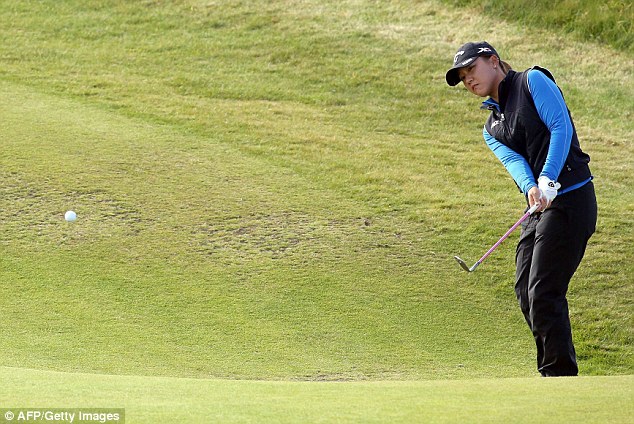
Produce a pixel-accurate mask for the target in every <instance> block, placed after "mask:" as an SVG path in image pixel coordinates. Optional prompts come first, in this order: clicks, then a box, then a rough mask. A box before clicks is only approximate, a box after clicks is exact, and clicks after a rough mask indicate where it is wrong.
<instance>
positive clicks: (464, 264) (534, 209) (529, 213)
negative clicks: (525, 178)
mask: <svg viewBox="0 0 634 424" xmlns="http://www.w3.org/2000/svg"><path fill="white" fill-rule="evenodd" d="M538 208H539V203H536V204H534V205H533V206H532V207H531V208H530V209H529V210H528V211H526V213H525V214H524V215H523V216H522V217H521V218H520V219H519V221H517V222H516V223H515V224H513V226H512V227H511V228H509V230H508V231H507V232H506V234H504V235H503V236H502V237H501V238H500V239H499V240H498V241H497V243H495V244H494V245H493V246H491V248H490V249H489V250H488V251H487V252H486V253H485V254H484V255H483V256H482V257H481V258H480V259H478V261H477V262H476V263H475V264H473V266H472V267H471V268H469V266H467V264H466V262H465V261H463V260H462V259H460V257H458V256H454V259H455V260H456V261H457V262H458V263H459V264H460V266H461V267H462V269H464V270H465V271H467V272H473V271H475V269H476V268H477V267H478V266H479V265H480V264H481V263H482V261H484V260H485V259H486V258H487V257H488V256H489V255H490V254H491V253H492V252H493V251H494V250H495V249H497V247H498V246H499V245H500V244H502V242H503V241H504V240H506V238H507V237H508V236H509V235H510V234H511V233H512V232H513V231H515V229H516V228H517V227H519V225H520V224H521V223H522V222H524V221H525V220H526V218H528V217H529V216H531V214H532V213H533V212H535V211H536V210H537V209H538Z"/></svg>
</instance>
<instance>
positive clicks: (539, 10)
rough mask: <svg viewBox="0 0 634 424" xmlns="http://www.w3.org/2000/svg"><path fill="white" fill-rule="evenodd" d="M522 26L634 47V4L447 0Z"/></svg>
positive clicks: (620, 0) (574, 0)
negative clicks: (633, 26) (633, 23)
mask: <svg viewBox="0 0 634 424" xmlns="http://www.w3.org/2000/svg"><path fill="white" fill-rule="evenodd" d="M444 3H447V4H451V5H454V6H459V7H465V6H467V7H470V8H473V9H475V10H477V11H478V12H480V13H483V14H487V15H494V16H500V17H501V18H503V19H510V20H513V21H516V22H518V23H520V24H522V25H526V26H529V27H536V28H547V29H549V30H551V31H560V32H562V33H565V34H571V35H572V36H574V37H576V38H577V39H581V40H585V41H590V42H598V43H600V44H607V45H609V46H611V47H613V48H615V49H618V50H624V51H629V52H630V53H632V52H633V51H634V50H633V49H634V30H633V28H632V22H634V6H633V4H632V2H631V1H627V0H608V1H606V0H555V1H552V0H550V1H549V0H528V1H527V0H506V1H494V0H488V1H482V0H445V1H444Z"/></svg>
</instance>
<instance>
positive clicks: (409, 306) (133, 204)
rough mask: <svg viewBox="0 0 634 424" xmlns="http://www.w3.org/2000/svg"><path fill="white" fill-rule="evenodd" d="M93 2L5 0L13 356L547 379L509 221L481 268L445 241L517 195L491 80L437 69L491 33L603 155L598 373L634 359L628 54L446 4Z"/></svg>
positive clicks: (585, 300) (213, 370)
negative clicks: (488, 115)
mask: <svg viewBox="0 0 634 424" xmlns="http://www.w3.org/2000/svg"><path fill="white" fill-rule="evenodd" d="M100 3H101V2H100ZM97 4H98V3H95V4H92V3H88V2H78V3H77V4H73V2H64V3H62V4H59V3H58V2H37V3H33V4H27V3H24V2H20V3H17V2H5V4H3V5H2V6H3V7H2V8H1V12H0V13H1V15H0V18H1V19H2V23H3V25H2V28H3V29H2V31H1V32H0V34H1V36H2V41H3V42H2V43H0V54H1V55H2V58H3V67H2V69H0V79H1V80H2V83H1V84H0V88H1V91H2V98H1V100H0V112H1V113H2V116H3V119H2V123H0V128H1V130H2V134H3V138H4V139H5V140H7V141H6V142H4V143H3V148H2V151H1V152H0V169H1V171H0V172H1V173H2V174H1V176H2V178H1V179H0V189H1V190H2V194H3V199H4V201H5V205H6V207H3V208H2V210H0V214H1V215H0V219H1V221H2V232H3V234H2V242H1V243H2V244H1V245H0V246H1V249H2V251H1V255H0V279H1V281H3V282H7V283H10V284H3V285H2V287H1V290H2V292H1V294H2V296H0V297H1V298H2V300H1V301H0V307H1V308H2V310H3V311H5V312H4V313H3V315H2V318H1V319H2V326H3V328H4V329H5V331H3V333H2V334H1V335H0V346H1V348H2V356H1V364H2V365H5V366H15V367H32V368H46V369H56V370H67V371H72V370H78V371H96V372H106V373H121V374H143V375H172V376H196V377H202V376H216V377H238V378H241V377H242V378H269V379H289V378H290V379H311V380H329V379H346V380H347V379H367V378H371V379H435V378H474V377H483V376H487V377H494V376H503V377H509V376H528V375H533V372H534V371H533V369H532V367H533V352H532V349H533V348H532V346H531V343H530V340H529V338H530V337H529V335H528V330H526V329H525V328H524V327H525V325H524V323H523V322H522V318H521V317H520V315H519V312H518V311H517V310H516V307H515V300H514V299H513V294H512V288H511V286H512V277H511V276H512V255H513V252H512V250H513V249H512V241H509V242H508V243H507V244H506V245H505V247H504V248H503V249H501V250H500V251H499V252H496V255H495V256H494V257H492V258H490V260H489V261H488V262H487V264H486V266H483V267H482V268H481V269H480V270H479V271H478V273H477V274H474V275H469V276H467V275H465V274H462V273H461V272H460V271H459V269H458V268H457V265H456V264H455V263H453V262H452V259H451V256H452V255H454V254H457V253H459V254H461V255H462V256H464V257H466V258H473V259H474V260H475V258H476V257H477V256H478V255H479V254H480V253H481V252H482V250H483V249H484V247H486V245H487V244H489V243H492V242H493V241H495V240H497V237H499V235H500V234H501V233H503V231H504V230H505V229H506V228H507V227H508V225H509V224H510V223H512V222H514V220H515V219H516V217H517V216H518V215H519V213H521V199H520V198H519V196H518V195H517V194H515V193H514V192H513V187H512V184H511V183H510V182H509V180H508V179H507V178H506V176H505V175H504V171H503V170H502V169H500V168H501V167H500V166H499V165H498V164H497V163H495V161H494V160H493V158H492V157H491V155H490V153H489V152H488V151H486V148H485V147H484V146H483V145H482V142H481V140H480V137H479V135H478V134H479V129H480V126H481V122H482V120H483V118H484V117H483V115H482V114H481V113H480V112H479V111H478V110H477V100H475V99H472V98H470V97H468V96H467V95H466V94H465V93H464V92H463V91H462V90H451V89H449V88H447V87H446V86H444V84H443V75H444V72H443V71H444V68H445V67H446V65H447V62H448V61H449V60H448V57H450V56H451V54H452V53H453V50H454V49H455V47H456V45H458V44H459V43H461V42H462V41H464V40H466V39H474V38H481V37H480V34H482V33H483V32H484V31H485V30H487V33H490V32H489V30H490V29H493V31H492V33H493V34H496V36H495V37H488V38H489V41H491V42H492V43H494V44H495V45H496V47H498V49H499V50H500V52H501V53H502V54H503V55H504V56H505V57H506V58H508V59H509V60H510V61H511V62H512V63H513V64H514V65H515V66H516V67H517V68H523V67H527V66H530V65H531V64H533V63H540V64H542V65H544V66H547V67H550V68H552V69H553V70H554V71H555V75H556V76H557V77H558V78H559V79H560V80H561V81H562V86H563V87H564V90H565V92H566V96H567V99H568V101H569V103H570V106H571V109H572V110H573V111H574V114H575V118H576V123H577V127H578V130H579V132H580V135H581V137H582V139H583V140H584V147H585V148H586V150H588V151H589V152H590V153H591V154H592V156H593V170H594V172H595V175H596V177H597V188H598V193H599V197H600V202H601V218H600V223H599V224H600V225H599V230H598V232H597V234H596V236H595V237H594V238H593V240H592V245H591V246H590V249H589V252H588V257H587V260H586V261H585V263H584V267H583V269H581V270H580V272H579V274H578V276H577V277H576V279H575V282H574V284H573V287H572V289H571V306H572V319H573V327H574V331H575V335H576V338H577V340H578V351H579V356H580V359H581V363H580V365H581V368H582V372H583V373H585V374H623V373H628V374H629V373H632V369H633V368H634V359H633V357H632V346H633V344H632V339H633V335H632V332H633V331H634V330H633V328H634V326H633V325H632V317H631V309H632V303H631V302H632V298H633V296H632V288H631V284H629V283H630V282H631V281H632V280H633V279H634V269H633V265H632V264H631V261H629V260H628V258H631V256H632V246H633V244H634V237H633V235H632V225H631V224H632V218H633V214H634V210H633V209H632V205H633V204H634V199H633V196H632V194H631V191H630V190H629V186H628V178H629V175H630V174H631V169H632V161H633V158H634V154H633V152H632V146H631V144H630V143H629V137H630V136H631V129H630V127H629V125H628V123H629V122H631V110H632V108H631V99H632V94H633V93H632V87H631V86H630V85H628V84H627V81H631V67H630V68H628V67H627V66H625V65H626V64H628V63H631V60H632V58H631V56H629V55H628V54H627V53H622V52H616V51H612V50H609V49H606V48H602V47H599V46H596V45H585V44H580V43H576V42H572V41H570V40H568V39H565V38H560V37H557V36H552V35H549V34H548V33H536V34H535V33H525V32H523V31H522V30H521V29H518V28H517V27H514V26H511V25H507V24H503V23H499V22H497V23H494V22H489V21H487V20H486V19H482V20H479V21H476V20H474V19H472V18H471V17H470V15H469V13H466V12H465V13H464V14H460V13H459V12H452V11H449V10H444V9H442V8H439V7H437V5H435V4H434V3H427V2H423V3H415V4H401V5H395V4H391V5H389V6H388V5H383V6H381V5H374V4H373V5H367V4H364V3H359V2H336V3H335V2H333V3H332V4H330V3H328V4H320V5H319V6H317V3H314V4H312V3H308V4H306V3H301V4H300V3H294V2H280V3H274V4H268V3H262V4H258V5H252V4H251V3H240V4H237V5H232V6H229V5H225V4H222V3H216V4H211V3H207V2H177V3H173V4H172V3H163V2H145V3H134V4H133V3H130V4H125V3H124V4H120V3H118V2H117V3H112V4H110V5H108V6H98V5H97ZM456 19H459V20H460V21H461V22H465V23H466V24H465V25H464V26H461V27H460V28H457V27H456V26H455V25H453V24H452V22H454V21H455V20H456ZM466 28H468V29H466ZM438 34H443V36H442V37H439V36H438ZM501 34H504V35H501ZM580 51H583V52H584V55H585V60H584V61H582V62H581V63H580V62H579V61H578V54H579V52H580ZM599 64H600V65H599ZM71 208H72V209H75V210H76V211H77V212H78V214H79V220H78V222H77V223H76V224H75V225H67V224H65V223H64V222H63V221H62V215H63V212H64V211H65V210H66V209H71ZM366 223H368V224H369V225H366ZM78 334H80V335H81V337H78V336H77V335H78Z"/></svg>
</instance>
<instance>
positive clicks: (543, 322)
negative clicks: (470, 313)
mask: <svg viewBox="0 0 634 424" xmlns="http://www.w3.org/2000/svg"><path fill="white" fill-rule="evenodd" d="M446 79H447V83H448V84H449V85H450V86H455V85H457V84H458V83H460V82H462V83H463V84H464V86H465V87H466V88H467V90H468V91H470V92H471V93H473V94H475V95H477V96H479V97H486V98H488V99H487V100H485V101H484V103H483V104H482V108H483V109H488V110H489V111H490V112H491V115H490V116H489V118H488V120H487V121H486V123H485V125H484V131H483V133H484V140H485V141H486V144H487V145H488V146H489V148H490V149H491V150H492V151H493V153H494V154H495V156H497V158H498V159H499V160H500V161H501V162H502V164H503V165H504V166H505V167H506V169H507V171H508V172H509V174H510V175H511V176H512V177H513V179H514V180H515V183H516V184H517V186H518V187H519V189H520V191H521V192H522V193H523V194H524V195H525V196H526V200H527V203H528V206H529V207H530V206H533V205H535V204H539V205H540V206H539V207H538V209H537V211H536V213H534V214H533V215H531V216H530V217H529V219H528V220H526V221H524V223H523V224H522V232H521V236H520V240H519V243H518V245H517V252H516V259H515V263H516V274H515V293H516V295H517V299H518V300H519V304H520V308H521V309H522V312H523V314H524V317H525V318H526V322H527V323H528V326H529V327H530V329H531V331H532V332H533V335H534V337H535V343H536V345H537V369H538V370H539V372H540V373H541V374H542V376H546V377H548V376H571V375H577V373H578V368H577V360H576V354H575V348H574V346H573V343H572V332H571V329H570V319H569V316H568V301H567V300H566V293H567V291H568V284H569V283H570V279H571V278H572V275H573V274H574V272H575V270H576V269H577V267H578V266H579V263H580V262H581V258H583V254H584V252H585V249H586V244H587V242H588V239H589V238H590V236H591V235H592V233H593V232H594V230H595V226H596V220H597V203H596V198H595V195H594V186H593V183H592V174H591V173H590V168H589V167H588V162H590V157H589V156H588V155H587V154H585V153H584V152H583V151H582V150H581V148H580V146H579V140H578V139H577V133H576V131H575V126H574V124H573V122H572V118H571V116H570V112H569V111H568V107H567V106H566V103H565V101H564V98H563V95H562V93H561V91H560V90H559V88H558V87H557V85H556V83H555V79H554V78H553V76H552V74H551V73H550V72H549V71H548V70H546V69H543V68H540V67H538V66H534V67H532V68H530V69H528V70H526V71H524V72H515V71H513V70H512V69H511V68H510V66H509V65H508V64H507V63H506V62H503V61H502V60H501V59H500V56H499V55H498V54H497V52H496V51H495V49H494V48H493V47H492V46H491V45H490V44H488V43H487V42H484V41H482V42H475V43H467V44H465V45H463V46H462V47H461V48H460V49H459V50H458V52H457V53H456V55H455V56H454V61H453V66H452V68H451V69H449V71H447V74H446Z"/></svg>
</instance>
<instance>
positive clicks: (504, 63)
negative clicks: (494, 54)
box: [500, 59, 513, 74]
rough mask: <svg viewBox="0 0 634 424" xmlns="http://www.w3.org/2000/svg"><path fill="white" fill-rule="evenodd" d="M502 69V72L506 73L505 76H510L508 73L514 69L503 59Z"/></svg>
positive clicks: (501, 61)
mask: <svg viewBox="0 0 634 424" xmlns="http://www.w3.org/2000/svg"><path fill="white" fill-rule="evenodd" d="M500 68H501V69H502V71H504V73H505V74H508V72H509V71H510V70H511V69H513V68H511V65H509V64H508V63H507V62H505V61H503V60H502V59H500Z"/></svg>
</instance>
